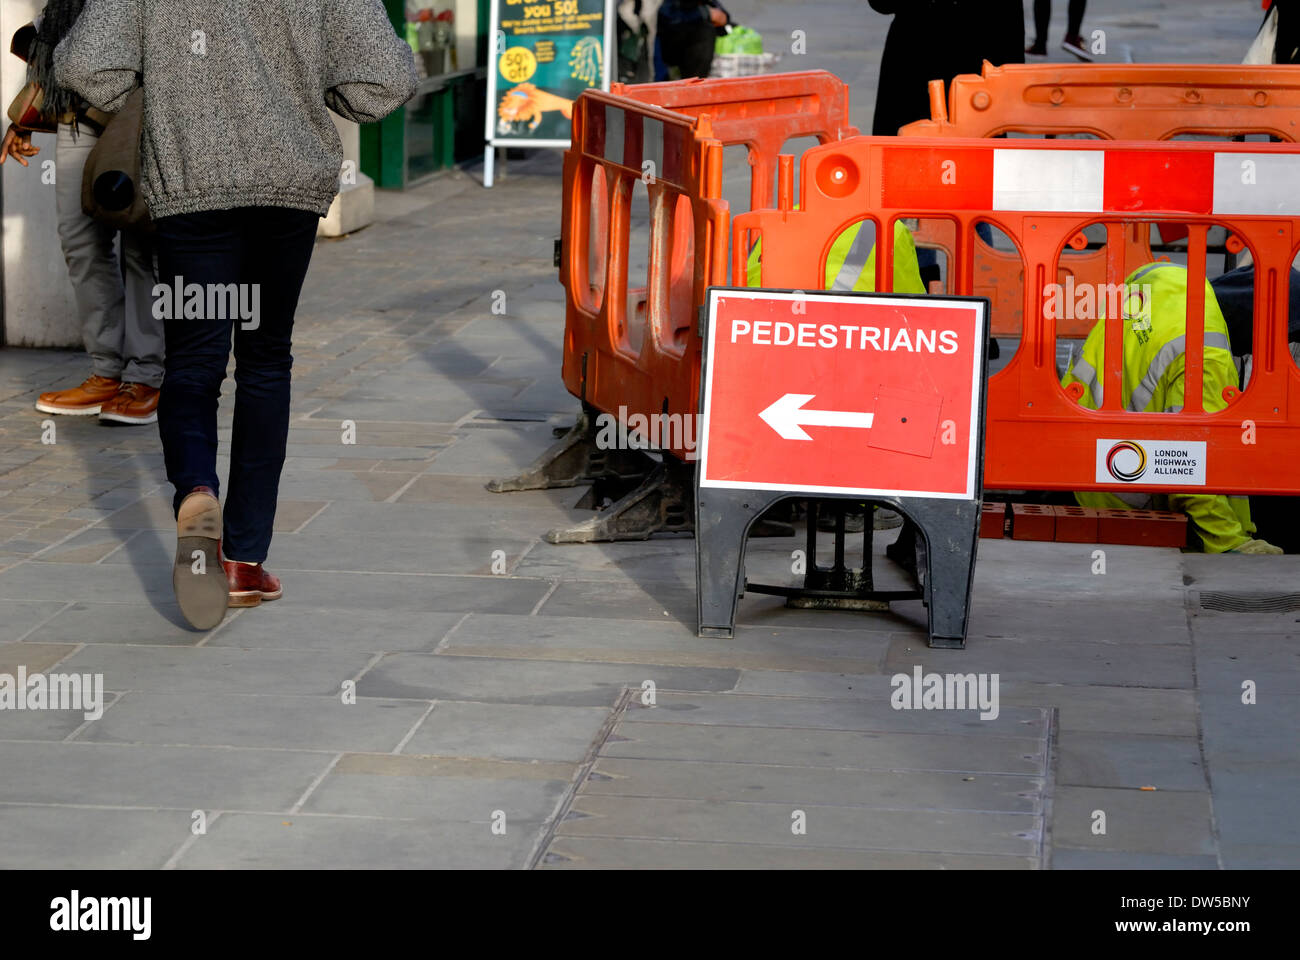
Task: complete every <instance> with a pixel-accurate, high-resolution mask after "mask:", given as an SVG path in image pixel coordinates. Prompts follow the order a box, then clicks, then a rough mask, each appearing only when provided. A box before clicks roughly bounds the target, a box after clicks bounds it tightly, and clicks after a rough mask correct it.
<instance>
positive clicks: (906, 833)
mask: <svg viewBox="0 0 1300 960" xmlns="http://www.w3.org/2000/svg"><path fill="white" fill-rule="evenodd" d="M792 813H793V811H792V808H791V805H790V804H782V803H754V802H750V803H737V802H733V801H718V800H708V801H704V800H673V799H662V798H640V797H635V798H633V797H617V798H615V797H592V796H582V797H579V798H578V799H577V800H575V802H574V805H573V808H572V810H571V811H570V813H569V816H568V817H566V818H565V820H564V821H563V822H562V823H561V824H560V825H559V828H558V830H557V834H558V836H561V837H629V838H639V839H650V840H655V839H681V840H704V841H711V842H716V843H768V844H773V845H776V846H808V847H833V848H836V849H846V848H847V849H885V850H922V851H924V850H934V851H940V850H941V851H944V852H952V853H984V854H1003V855H1008V856H1019V857H1030V856H1033V855H1034V854H1035V853H1036V852H1037V850H1036V844H1035V839H1034V835H1035V831H1036V827H1037V822H1038V819H1037V818H1036V817H1033V816H1029V815H1022V814H1009V813H974V812H966V811H945V812H944V813H942V814H935V813H934V812H933V811H917V810H865V809H862V808H857V807H843V806H825V807H812V808H809V809H808V810H807V811H805V813H806V814H807V821H808V832H807V834H806V835H799V836H796V835H794V834H793V833H792V831H791V823H792Z"/></svg>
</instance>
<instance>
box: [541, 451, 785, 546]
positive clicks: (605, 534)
mask: <svg viewBox="0 0 1300 960" xmlns="http://www.w3.org/2000/svg"><path fill="white" fill-rule="evenodd" d="M651 462H652V463H654V461H651ZM633 482H634V481H633ZM627 486H628V483H627V482H625V481H624V479H623V478H617V477H609V476H607V477H604V478H601V479H599V480H597V481H596V482H594V483H593V484H592V488H591V491H589V492H588V493H587V494H585V495H584V496H583V497H582V499H581V500H579V501H578V503H577V506H579V507H589V508H592V509H598V508H599V507H600V504H602V503H603V502H604V501H605V499H606V497H605V496H603V494H605V493H612V494H613V496H612V497H611V499H613V498H614V497H616V499H614V502H613V503H612V504H611V505H610V506H609V507H607V508H605V509H604V510H603V511H602V512H601V515H600V516H598V517H592V518H591V519H590V520H584V521H583V522H582V523H579V524H576V525H575V526H572V527H557V528H556V529H554V530H550V531H548V532H547V533H546V535H545V536H544V537H543V538H542V539H544V540H545V541H546V542H547V543H612V542H616V541H620V540H649V539H650V538H651V537H652V536H654V535H655V534H658V533H689V534H693V533H694V532H695V465H694V464H693V463H683V462H682V461H681V460H678V459H677V458H676V457H671V456H667V455H665V456H664V458H663V460H662V461H661V462H659V463H657V464H655V466H654V470H653V471H652V472H651V473H650V475H649V476H648V477H646V478H645V479H644V480H642V481H641V483H640V484H638V485H637V486H636V487H635V489H633V490H630V491H627V492H626V493H623V495H622V496H618V495H617V494H618V493H619V492H621V491H624V490H626V488H627ZM777 499H779V498H777ZM769 502H772V501H769ZM750 533H751V534H752V535H753V536H755V537H792V536H794V526H793V524H790V523H786V522H784V521H782V520H778V519H775V518H770V519H763V520H760V521H759V522H758V523H756V524H755V525H754V528H753V529H752V530H751V531H750Z"/></svg>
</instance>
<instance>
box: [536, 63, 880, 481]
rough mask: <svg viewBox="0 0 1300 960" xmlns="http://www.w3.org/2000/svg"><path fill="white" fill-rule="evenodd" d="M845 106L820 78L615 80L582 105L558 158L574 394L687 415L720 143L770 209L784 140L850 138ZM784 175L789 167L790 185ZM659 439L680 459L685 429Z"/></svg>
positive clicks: (692, 405)
mask: <svg viewBox="0 0 1300 960" xmlns="http://www.w3.org/2000/svg"><path fill="white" fill-rule="evenodd" d="M848 112H849V91H848V87H847V86H846V85H845V84H844V83H843V82H842V81H841V80H839V78H837V77H836V76H835V75H834V74H831V73H827V72H826V71H824V70H810V71H805V72H801V73H787V74H775V75H771V76H760V77H741V78H726V79H707V80H685V81H676V82H672V83H652V84H640V85H636V86H625V85H622V84H615V85H614V87H613V89H612V91H611V92H610V93H600V92H599V91H588V92H586V93H584V94H583V95H582V96H581V97H579V98H578V100H577V101H576V102H575V103H574V111H573V139H572V146H571V147H570V149H569V150H568V151H567V152H566V153H565V159H564V201H563V203H564V207H563V213H562V220H563V230H562V233H563V238H564V240H563V245H562V250H561V265H560V278H561V282H562V283H563V284H564V286H565V288H566V289H567V291H568V296H567V298H566V299H567V306H566V334H565V345H564V362H563V377H564V382H565V385H566V386H567V387H568V389H569V391H570V392H571V393H573V394H574V395H575V396H577V397H579V398H581V399H582V400H583V401H585V402H586V403H588V404H590V405H591V406H593V407H595V408H596V409H598V410H601V411H604V412H606V413H612V414H619V413H620V412H621V413H622V414H624V415H626V416H628V417H630V416H632V415H635V414H641V415H643V416H646V417H652V416H655V415H659V414H668V415H670V416H671V415H673V414H679V415H681V416H682V417H687V416H693V415H694V413H695V412H696V410H697V407H698V404H697V399H698V394H699V379H700V375H699V371H700V340H699V332H698V330H697V329H696V320H697V316H698V311H699V307H700V306H701V305H702V304H703V303H704V290H705V289H706V288H707V287H708V286H709V285H711V284H725V283H726V282H727V273H726V271H727V244H728V242H729V240H730V236H729V229H730V214H729V210H728V205H727V203H726V201H724V200H722V199H721V198H722V149H723V148H724V147H726V146H730V145H733V144H743V145H745V146H746V147H747V148H748V151H749V161H750V165H751V167H752V174H751V177H752V180H751V187H750V193H751V200H752V202H753V203H754V204H755V205H756V206H762V207H768V206H771V205H772V202H773V193H774V186H775V180H776V176H775V174H776V171H777V167H778V162H777V157H778V155H779V153H780V151H781V148H782V147H783V146H784V145H785V143H786V142H787V141H788V140H789V139H790V138H792V137H801V136H815V137H817V138H818V139H820V140H822V141H823V142H826V141H830V140H838V139H840V138H842V137H848V136H855V135H856V134H857V130H856V128H854V127H852V126H850V125H849V123H848ZM792 171H793V168H792V167H790V166H788V165H787V166H786V168H785V174H786V176H787V179H788V177H789V175H790V174H792ZM638 180H639V181H641V182H643V183H645V184H646V188H647V191H648V193H649V199H650V209H651V225H650V240H649V269H648V271H647V273H648V275H647V276H629V259H630V258H629V250H628V244H629V233H630V230H629V227H630V215H631V210H630V201H631V194H632V188H633V186H634V184H635V183H636V181H638ZM784 188H785V189H786V190H789V189H790V183H785V184H784ZM660 439H661V442H662V443H663V446H664V447H665V449H668V450H670V451H671V452H672V453H673V454H674V455H675V456H677V457H678V458H681V459H685V458H686V455H687V452H688V451H687V449H686V446H685V441H686V440H687V439H688V438H687V437H686V436H685V434H684V433H673V434H670V435H669V436H667V437H661V438H660ZM689 439H690V440H692V441H693V434H692V435H691V436H690V437H689Z"/></svg>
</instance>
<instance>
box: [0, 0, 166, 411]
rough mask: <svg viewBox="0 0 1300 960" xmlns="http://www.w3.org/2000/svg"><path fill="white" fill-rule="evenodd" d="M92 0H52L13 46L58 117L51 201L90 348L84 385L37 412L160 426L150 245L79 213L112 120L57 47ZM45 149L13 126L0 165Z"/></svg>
mask: <svg viewBox="0 0 1300 960" xmlns="http://www.w3.org/2000/svg"><path fill="white" fill-rule="evenodd" d="M85 2H86V0H49V2H48V3H46V5H45V8H44V9H43V10H42V11H41V15H40V16H39V17H38V18H37V19H36V20H35V21H34V22H33V23H32V24H30V25H29V26H27V27H24V28H22V29H21V30H19V31H18V32H17V33H16V34H15V36H14V41H13V43H12V44H11V49H12V50H13V52H14V53H16V54H18V55H19V56H20V57H22V58H23V59H24V60H26V61H27V78H28V80H29V81H30V82H32V83H35V84H38V85H39V86H40V88H41V91H42V94H43V97H44V102H43V112H44V113H45V115H46V116H47V117H49V118H51V120H57V122H58V133H57V134H56V137H57V139H56V140H55V147H54V150H55V153H54V156H55V170H56V172H57V176H56V177H55V180H54V202H55V206H56V208H57V211H58V224H59V240H60V241H61V242H62V245H63V258H64V260H65V261H67V264H68V279H69V280H71V281H72V294H73V299H74V302H75V303H76V306H77V313H78V314H79V315H80V317H81V331H82V342H83V343H84V344H85V347H86V353H88V354H90V371H91V372H90V376H89V377H88V378H87V379H86V380H85V382H84V383H82V384H81V385H80V386H77V387H72V388H71V389H64V390H54V391H50V392H48V393H42V394H41V395H40V397H39V398H38V399H37V401H36V409H37V410H39V411H41V412H42V413H55V414H59V413H62V414H72V415H80V416H94V415H96V414H98V415H99V418H100V419H101V420H110V421H114V422H117V423H135V424H140V423H153V422H154V421H155V420H157V419H158V414H157V409H158V387H159V386H160V385H161V384H162V378H163V328H162V321H161V320H158V319H156V318H155V317H154V315H153V296H152V291H153V283H154V264H153V246H152V244H151V242H150V239H149V237H148V235H146V234H144V233H140V232H137V231H132V230H123V231H121V232H120V233H119V231H118V230H117V229H115V228H114V227H110V226H107V225H105V224H102V223H100V222H98V221H96V220H93V219H91V218H90V217H89V216H87V215H86V214H85V213H84V212H82V209H81V172H82V169H83V168H84V167H85V165H86V158H87V157H89V156H90V151H91V150H93V149H94V147H95V144H96V143H97V142H98V140H99V135H100V134H101V133H103V131H104V126H105V124H107V122H108V120H109V119H110V117H109V116H108V115H106V114H104V113H102V112H100V111H98V110H95V109H94V108H93V107H91V105H90V104H88V103H87V102H86V101H85V100H84V99H82V98H81V97H79V96H78V95H77V94H76V93H75V92H74V91H72V90H70V89H69V88H68V87H67V86H66V85H65V84H64V83H62V82H61V78H60V77H59V76H58V72H57V71H56V69H55V65H54V48H55V47H56V46H57V45H58V43H59V41H60V40H62V39H63V37H64V36H65V35H66V34H67V33H68V31H69V30H70V29H72V25H73V23H75V22H76V20H77V17H78V16H80V14H81V11H82V7H84V6H85ZM38 152H40V148H39V147H36V146H34V145H33V144H32V135H31V133H30V132H29V131H23V130H20V129H18V128H17V127H15V126H14V125H13V124H10V126H9V129H8V131H7V132H6V133H5V138H4V144H3V147H2V148H0V163H4V161H5V158H6V157H9V156H12V157H13V158H14V159H15V160H17V161H18V162H19V163H21V164H22V165H23V166H27V159H28V158H30V157H34V156H35V155H36V154H37V153H38ZM34 189H39V188H38V187H37V188H34ZM114 241H116V244H117V246H116V249H115V248H114ZM119 257H120V262H119Z"/></svg>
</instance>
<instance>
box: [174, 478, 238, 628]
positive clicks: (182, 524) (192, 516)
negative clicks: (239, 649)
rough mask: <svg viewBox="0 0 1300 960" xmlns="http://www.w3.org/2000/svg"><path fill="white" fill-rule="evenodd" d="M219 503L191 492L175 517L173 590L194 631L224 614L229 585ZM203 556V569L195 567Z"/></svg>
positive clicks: (209, 624)
mask: <svg viewBox="0 0 1300 960" xmlns="http://www.w3.org/2000/svg"><path fill="white" fill-rule="evenodd" d="M220 542H221V504H220V503H219V502H218V501H217V499H216V498H215V497H210V496H208V495H207V494H193V493H192V494H190V495H189V496H188V497H186V498H185V499H184V500H183V501H182V502H181V508H180V511H179V514H178V516H177V517H176V562H175V564H174V566H173V567H172V589H173V590H174V591H175V592H176V602H177V604H179V605H180V608H181V615H182V616H183V617H185V619H186V621H188V622H189V624H190V626H192V627H194V628H195V629H196V630H211V629H212V628H213V627H215V626H216V625H217V624H219V623H220V622H221V621H222V620H223V619H224V618H225V616H226V606H227V603H228V600H229V591H230V586H229V584H228V583H227V582H226V570H225V567H223V566H222V564H221V556H220V550H219V547H220ZM199 556H202V561H203V566H202V572H201V573H199V572H197V571H195V569H194V567H195V565H196V564H197V563H198V562H199Z"/></svg>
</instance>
